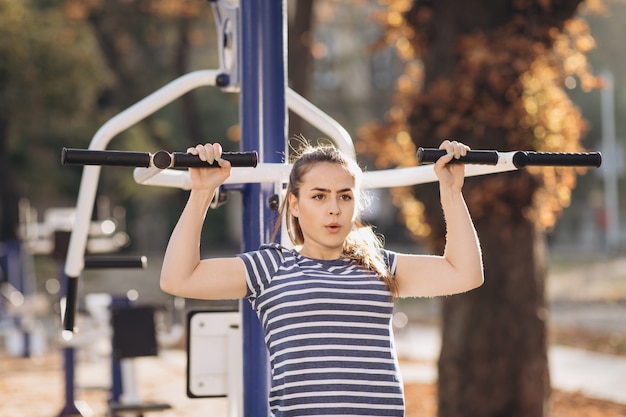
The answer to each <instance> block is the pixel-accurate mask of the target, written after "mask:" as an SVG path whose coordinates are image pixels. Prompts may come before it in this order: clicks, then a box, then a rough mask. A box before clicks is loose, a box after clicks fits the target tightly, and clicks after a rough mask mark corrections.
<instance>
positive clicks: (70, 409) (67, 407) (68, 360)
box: [58, 263, 82, 417]
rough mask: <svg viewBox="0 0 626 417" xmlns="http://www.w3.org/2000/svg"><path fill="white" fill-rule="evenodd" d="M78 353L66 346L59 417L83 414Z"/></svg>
mask: <svg viewBox="0 0 626 417" xmlns="http://www.w3.org/2000/svg"><path fill="white" fill-rule="evenodd" d="M64 269H65V268H64V264H63V263H61V265H60V267H59V276H60V281H61V284H62V287H61V290H62V293H61V294H62V296H63V295H67V291H68V280H69V278H68V277H67V275H65V272H63V271H64ZM75 371H76V351H75V348H74V347H71V346H65V347H64V348H63V373H64V377H65V378H64V379H65V381H64V383H65V404H64V405H63V408H62V409H61V412H60V413H59V414H58V417H80V416H82V414H81V413H80V411H79V410H78V408H77V407H76V400H75V394H76V392H75V388H76V373H75Z"/></svg>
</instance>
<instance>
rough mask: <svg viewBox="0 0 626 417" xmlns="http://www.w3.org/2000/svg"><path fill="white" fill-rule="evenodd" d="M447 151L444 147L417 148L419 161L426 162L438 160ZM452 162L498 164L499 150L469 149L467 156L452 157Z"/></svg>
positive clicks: (420, 162)
mask: <svg viewBox="0 0 626 417" xmlns="http://www.w3.org/2000/svg"><path fill="white" fill-rule="evenodd" d="M446 154H447V152H446V151H445V150H443V149H427V148H418V149H417V163H418V164H424V163H428V162H433V163H434V162H437V160H438V159H439V158H441V157H442V156H444V155H446ZM449 163H451V164H481V165H496V164H497V163H498V152H497V151H467V154H466V155H465V156H462V157H460V158H459V159H454V158H453V159H452V160H451V161H450V162H449Z"/></svg>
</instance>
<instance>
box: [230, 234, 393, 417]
mask: <svg viewBox="0 0 626 417" xmlns="http://www.w3.org/2000/svg"><path fill="white" fill-rule="evenodd" d="M239 256H240V257H241V259H243V261H244V263H245V265H246V269H247V285H248V294H247V297H248V299H249V300H250V301H251V303H252V306H253V308H254V309H255V311H256V312H257V314H258V316H259V319H260V321H261V323H262V325H263V328H264V331H265V343H266V345H267V348H268V350H269V356H270V364H271V369H272V375H271V379H272V387H271V392H270V398H269V404H270V409H271V411H272V413H273V415H274V416H275V417H296V416H333V417H339V416H403V415H404V399H403V390H402V382H401V378H400V373H399V370H398V362H397V357H396V354H395V348H394V345H393V337H392V330H391V317H392V312H393V300H392V297H391V294H390V292H389V290H388V288H387V287H386V285H385V284H384V282H383V281H382V280H381V279H380V278H379V277H378V276H377V275H376V274H375V273H374V272H373V271H370V270H368V269H366V268H364V267H362V266H360V265H358V264H357V263H356V262H355V261H353V260H350V259H344V258H341V259H336V260H329V261H324V260H318V259H311V258H306V257H304V256H302V255H300V254H298V253H297V252H295V251H293V250H288V249H285V248H283V247H281V246H279V245H277V244H270V245H264V246H262V247H261V248H260V249H259V250H258V251H254V252H248V253H244V254H241V255H239ZM384 256H385V260H386V261H387V264H388V266H389V268H390V271H391V272H392V273H394V272H395V267H396V265H395V262H396V256H395V254H394V253H393V252H390V251H384Z"/></svg>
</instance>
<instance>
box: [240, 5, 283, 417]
mask: <svg viewBox="0 0 626 417" xmlns="http://www.w3.org/2000/svg"><path fill="white" fill-rule="evenodd" d="M285 25H286V20H285V3H284V2H283V1H282V0H242V2H241V31H242V34H241V48H240V51H241V56H240V60H239V62H240V68H241V82H240V84H241V93H240V114H241V122H240V123H241V137H242V143H241V147H242V150H258V151H259V159H260V161H261V162H282V158H283V155H284V153H285V149H286V141H287V138H286V130H287V129H286V123H287V121H286V120H287V119H286V115H287V109H286V102H285V89H286V84H287V83H286V70H285V65H286V62H285V57H286V52H285V46H286V42H285V36H284V35H285V33H286V26H285ZM273 193H274V189H273V184H248V185H246V188H245V190H244V193H243V219H244V221H243V224H244V231H243V250H244V251H248V250H256V249H258V247H259V245H260V244H261V243H265V242H269V239H270V237H271V232H272V227H273V225H274V222H275V220H276V218H277V216H276V213H275V212H272V211H271V210H270V209H269V207H268V204H267V202H268V199H269V197H271V195H272V194H273ZM241 311H242V320H243V356H244V357H243V373H244V375H243V380H244V392H243V395H244V404H243V411H244V416H245V417H253V416H254V417H261V416H263V415H266V416H267V415H269V409H268V393H269V375H270V374H269V364H268V357H267V351H266V348H265V344H264V338H263V329H262V327H261V324H260V322H259V320H258V318H257V316H256V314H255V312H254V311H253V310H252V308H251V306H250V304H249V303H248V302H247V301H245V300H242V302H241Z"/></svg>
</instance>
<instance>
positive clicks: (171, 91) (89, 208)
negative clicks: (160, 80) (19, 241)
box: [65, 70, 220, 278]
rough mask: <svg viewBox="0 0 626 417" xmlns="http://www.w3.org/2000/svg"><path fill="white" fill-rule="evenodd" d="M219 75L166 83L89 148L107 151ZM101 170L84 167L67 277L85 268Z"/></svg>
mask: <svg viewBox="0 0 626 417" xmlns="http://www.w3.org/2000/svg"><path fill="white" fill-rule="evenodd" d="M219 74H220V71H219V70H200V71H194V72H191V73H189V74H186V75H183V76H181V77H179V78H177V79H176V80H174V81H172V82H170V83H169V84H166V85H165V86H163V87H161V88H160V89H158V90H156V91H155V92H154V93H152V94H150V95H148V96H146V97H145V98H144V99H142V100H140V101H138V102H137V103H135V104H134V105H132V106H131V107H129V108H127V109H126V110H124V111H122V112H121V113H119V114H118V115H116V116H115V117H113V118H112V119H110V120H109V121H107V122H106V123H105V124H104V125H102V127H100V129H98V131H97V132H96V134H95V135H94V137H93V139H92V140H91V143H90V145H89V149H97V150H103V149H105V148H106V146H107V145H108V144H109V142H110V141H111V139H113V137H115V136H116V135H117V134H118V133H120V132H122V131H124V130H126V129H128V128H129V127H131V126H133V125H134V124H136V123H138V122H139V121H141V120H143V119H145V118H146V117H147V116H149V115H151V114H153V113H154V112H156V111H157V110H159V109H161V108H162V107H164V106H165V105H167V104H169V103H171V102H172V101H174V100H176V99H177V98H179V97H180V96H182V95H183V94H186V93H187V92H189V91H191V90H193V89H195V88H198V87H202V86H212V85H215V78H216V77H217V76H218V75H219ZM100 169H101V167H100V166H97V165H90V166H85V168H84V169H83V176H82V178H81V183H80V188H79V191H78V201H77V204H76V218H75V219H74V227H73V229H72V235H71V237H70V242H69V247H68V251H67V258H66V262H65V274H66V275H67V276H68V277H73V278H76V277H78V276H79V275H80V273H81V272H82V270H83V268H84V262H83V257H84V254H85V247H86V245H87V236H88V229H89V222H90V220H91V214H92V212H93V206H94V201H95V198H96V189H97V186H98V178H99V176H100Z"/></svg>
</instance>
